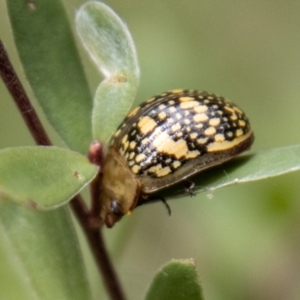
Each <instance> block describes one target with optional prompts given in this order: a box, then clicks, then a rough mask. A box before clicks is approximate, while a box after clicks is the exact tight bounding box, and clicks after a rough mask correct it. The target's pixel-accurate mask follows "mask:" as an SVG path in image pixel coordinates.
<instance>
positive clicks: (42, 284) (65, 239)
mask: <svg viewBox="0 0 300 300" xmlns="http://www.w3.org/2000/svg"><path fill="white" fill-rule="evenodd" d="M0 254H1V255H0V265H1V268H0V278H1V289H0V298H1V299H6V300H9V299H11V300H13V299H22V300H40V299H43V300H53V299H64V300H71V299H72V300H76V299H78V300H82V299H85V300H91V299H92V297H91V292H90V287H89V285H88V282H87V278H86V273H85V269H84V266H83V261H82V256H81V253H80V249H79V247H78V241H77V238H76V236H75V234H74V229H73V225H72V222H71V220H70V216H69V213H68V211H67V209H64V208H60V209H57V210H54V211H48V212H38V211H33V210H29V209H26V208H24V207H22V206H19V205H16V204H14V203H12V202H10V201H5V200H0Z"/></svg>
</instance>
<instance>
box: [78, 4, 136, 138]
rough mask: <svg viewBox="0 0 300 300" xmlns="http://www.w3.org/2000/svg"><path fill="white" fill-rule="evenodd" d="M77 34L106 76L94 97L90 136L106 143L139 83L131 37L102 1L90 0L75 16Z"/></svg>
mask: <svg viewBox="0 0 300 300" xmlns="http://www.w3.org/2000/svg"><path fill="white" fill-rule="evenodd" d="M76 27H77V31H78V34H79V36H80V38H81V40H82V42H83V44H84V46H85V48H86V50H87V51H88V53H89V55H90V56H91V58H92V59H93V60H94V62H95V63H96V65H97V67H98V68H99V70H100V71H101V72H102V73H103V75H104V76H105V80H104V81H103V82H102V83H101V84H100V85H99V87H98V89H97V91H96V95H95V98H94V109H93V118H92V123H93V125H92V127H93V138H94V139H95V140H100V141H102V142H107V141H108V139H109V138H110V136H111V135H112V133H113V132H114V131H115V130H116V128H117V126H118V125H119V124H120V122H121V121H122V120H123V118H124V116H125V115H126V113H127V112H128V111H129V109H130V107H131V105H132V103H133V101H134V97H135V95H136V91H137V87H138V84H139V66H138V61H137V55H136V50H135V46H134V43H133V40H132V37H131V35H130V33H129V31H128V29H127V27H126V25H125V24H124V23H123V22H122V20H121V19H120V18H119V17H118V16H117V15H116V14H115V13H114V12H113V11H112V10H111V9H110V8H109V7H108V6H106V5H105V4H103V3H101V2H95V1H90V2H87V3H86V4H84V5H83V6H82V7H81V8H80V9H79V11H78V13H77V17H76Z"/></svg>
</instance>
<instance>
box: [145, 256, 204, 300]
mask: <svg viewBox="0 0 300 300" xmlns="http://www.w3.org/2000/svg"><path fill="white" fill-rule="evenodd" d="M145 299H146V300H165V299H172V300H186V299H189V300H201V299H204V298H203V297H202V291H201V286H200V282H199V278H198V274H197V271H196V268H195V262H194V261H193V260H191V259H187V260H173V261H171V262H170V263H168V264H166V265H165V266H164V267H163V268H162V269H161V270H160V271H159V272H158V273H157V274H156V275H155V277H154V279H153V281H152V283H151V286H150V288H149V291H148V293H147V295H146V298H145Z"/></svg>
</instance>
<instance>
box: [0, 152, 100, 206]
mask: <svg viewBox="0 0 300 300" xmlns="http://www.w3.org/2000/svg"><path fill="white" fill-rule="evenodd" d="M96 173H97V167H96V166H95V165H92V164H91V163H90V162H89V161H88V159H87V158H86V157H84V156H82V155H81V154H78V153H76V152H72V151H69V150H65V149H61V148H56V147H42V146H40V147H18V148H8V149H4V150H1V151H0V195H2V197H5V198H9V199H12V200H13V201H15V202H17V203H20V204H22V205H25V206H28V207H31V208H35V209H51V208H55V207H57V206H60V205H62V204H64V203H66V202H67V201H69V200H70V199H72V197H73V196H74V195H76V194H78V193H79V191H80V190H81V189H83V188H84V186H85V185H87V184H88V183H89V182H90V181H91V180H92V179H93V178H94V177H95V175H96Z"/></svg>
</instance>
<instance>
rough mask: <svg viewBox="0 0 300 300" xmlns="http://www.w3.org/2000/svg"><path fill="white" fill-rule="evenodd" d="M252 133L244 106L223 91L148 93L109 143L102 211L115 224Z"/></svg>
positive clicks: (239, 147)
mask: <svg viewBox="0 0 300 300" xmlns="http://www.w3.org/2000/svg"><path fill="white" fill-rule="evenodd" d="M253 139H254V136H253V132H252V130H251V127H250V124H249V121H248V118H247V117H246V115H245V114H244V112H243V111H242V110H241V109H240V108H238V107H237V106H236V105H235V104H233V103H232V102H230V101H229V100H227V99H225V98H223V97H220V96H217V95H215V94H210V93H207V92H201V91H197V90H173V91H169V92H166V93H163V94H161V95H158V96H155V97H153V98H151V99H149V100H148V101H146V102H144V103H142V104H141V105H140V106H139V107H137V108H136V109H134V110H133V111H132V112H131V113H130V114H129V115H128V116H127V117H126V118H125V120H124V122H123V123H122V124H121V125H120V126H119V128H118V129H117V131H116V132H115V134H114V136H113V138H112V140H111V142H110V144H109V148H108V153H107V155H106V158H105V160H104V167H103V176H102V177H103V180H102V184H101V185H102V186H101V188H102V193H103V195H102V205H103V209H102V213H101V217H102V218H103V219H104V220H105V222H106V225H107V226H108V227H111V226H113V225H114V223H115V222H116V221H117V220H119V219H120V218H121V217H122V216H123V215H124V214H128V213H130V212H131V211H132V210H133V209H134V208H135V207H136V206H137V205H138V204H139V202H140V203H144V202H146V201H147V198H148V197H149V195H151V194H152V193H156V192H157V191H159V190H162V189H164V188H166V187H169V186H170V185H173V184H176V183H178V182H180V181H183V180H186V179H187V178H189V177H190V176H192V175H194V174H196V173H198V172H200V171H203V170H205V169H207V168H210V167H213V166H215V165H218V164H221V163H223V162H225V161H227V160H229V159H231V158H233V157H235V156H237V155H238V154H240V153H241V152H243V151H245V150H246V149H248V148H249V147H250V146H251V144H252V142H253ZM116 161H117V162H118V163H116ZM116 174H118V175H116ZM129 182H131V184H130V183H129Z"/></svg>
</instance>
